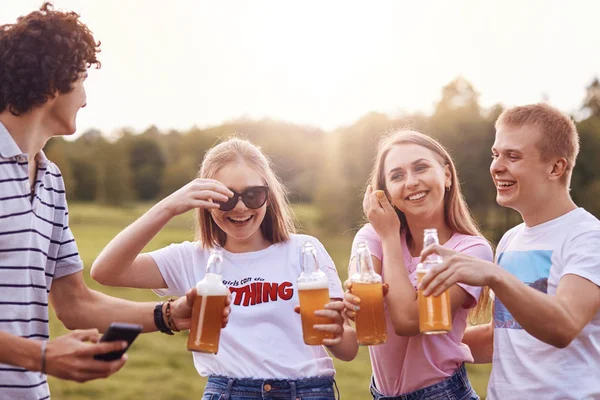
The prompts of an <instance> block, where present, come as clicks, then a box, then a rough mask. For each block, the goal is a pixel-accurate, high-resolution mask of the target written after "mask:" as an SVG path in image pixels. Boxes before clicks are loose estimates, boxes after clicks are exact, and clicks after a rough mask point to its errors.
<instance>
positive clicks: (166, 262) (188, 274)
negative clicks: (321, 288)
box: [148, 235, 343, 379]
mask: <svg viewBox="0 0 600 400" xmlns="http://www.w3.org/2000/svg"><path fill="white" fill-rule="evenodd" d="M307 240H310V241H312V242H313V244H314V246H315V249H316V251H317V259H318V261H319V266H320V269H321V270H322V271H323V272H325V274H326V275H327V277H328V279H329V295H330V297H331V298H342V297H343V290H342V285H341V282H340V279H339V277H338V275H337V270H336V268H335V265H334V263H333V260H332V259H331V257H330V256H329V254H328V253H327V251H326V250H325V248H324V247H323V245H322V244H321V243H320V242H319V241H318V240H317V239H315V238H313V237H311V236H308V235H291V238H290V240H288V241H287V242H284V243H278V244H273V245H271V246H269V247H268V248H266V249H264V250H260V251H256V252H249V253H231V252H228V251H226V250H223V283H224V284H225V286H227V287H228V288H229V290H230V292H231V295H232V301H231V315H230V316H229V323H228V325H227V327H225V328H224V329H223V330H222V331H221V338H220V342H219V351H218V353H217V354H216V355H212V354H203V353H197V352H194V353H193V357H194V365H195V366H196V369H197V370H198V373H199V374H200V375H202V376H210V375H221V376H227V377H232V378H257V379H269V378H270V379H299V378H308V377H317V376H333V375H334V374H335V369H334V367H333V361H332V359H331V357H329V355H328V354H327V352H326V351H325V348H324V347H323V346H308V345H306V344H305V343H304V341H303V338H302V324H301V321H300V315H298V314H296V313H295V312H294V307H296V306H298V305H299V304H298V294H297V283H296V280H297V278H298V276H299V275H300V272H301V264H300V261H301V248H302V244H303V243H304V242H305V241H307ZM148 254H150V256H152V258H153V259H154V261H155V262H156V264H157V265H158V268H159V270H160V272H161V274H162V276H163V278H164V280H165V282H166V283H167V286H168V289H157V290H155V292H156V293H157V294H159V295H162V296H168V295H170V296H182V295H184V294H185V293H186V292H187V291H188V290H189V289H190V288H192V287H194V286H195V285H196V283H197V282H198V281H199V280H201V279H202V278H203V277H204V274H205V269H206V264H207V261H208V257H209V251H208V250H205V249H202V248H201V247H200V245H199V243H198V242H193V243H192V242H183V243H179V244H172V245H170V246H168V247H165V248H163V249H160V250H157V251H153V252H150V253H148Z"/></svg>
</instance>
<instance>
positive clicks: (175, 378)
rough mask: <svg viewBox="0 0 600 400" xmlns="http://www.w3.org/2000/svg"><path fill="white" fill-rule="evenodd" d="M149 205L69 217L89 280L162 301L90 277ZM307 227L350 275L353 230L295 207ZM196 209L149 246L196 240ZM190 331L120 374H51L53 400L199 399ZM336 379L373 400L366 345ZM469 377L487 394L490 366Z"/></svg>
mask: <svg viewBox="0 0 600 400" xmlns="http://www.w3.org/2000/svg"><path fill="white" fill-rule="evenodd" d="M147 209H148V205H145V204H140V205H137V206H135V207H132V208H126V209H118V208H108V207H102V206H98V205H94V204H71V205H70V210H69V215H70V219H71V228H72V230H73V233H74V235H75V237H76V239H77V243H78V246H79V251H80V253H81V256H82V258H83V261H84V264H85V271H84V278H85V280H86V282H87V284H88V285H89V286H90V287H91V288H93V289H96V290H99V291H102V292H104V293H106V294H109V295H112V296H116V297H121V298H126V299H130V300H136V301H158V297H157V296H155V295H154V294H153V293H152V292H151V291H149V290H138V289H125V288H113V287H108V286H101V285H99V284H97V283H96V282H95V281H93V280H92V279H91V278H90V276H89V268H90V266H91V264H92V262H93V260H94V259H95V258H96V257H97V256H98V254H99V253H100V251H101V250H102V248H103V247H104V246H105V245H106V244H107V243H108V242H109V241H110V239H112V238H113V237H114V236H115V235H116V234H117V233H119V232H120V231H121V230H122V229H123V228H124V227H126V226H127V225H128V224H130V223H131V222H133V221H134V220H135V219H136V218H137V217H139V216H140V215H142V213H143V212H144V211H145V210H147ZM295 211H296V214H297V217H298V220H300V221H301V227H302V229H301V230H302V231H303V232H306V233H308V234H313V235H315V236H317V237H318V238H319V240H321V242H323V244H324V245H325V247H326V248H327V250H328V251H329V253H330V255H331V257H332V258H333V260H334V261H335V263H336V266H337V268H338V272H339V274H340V279H342V281H343V280H345V279H346V276H347V272H346V270H347V265H348V258H349V250H350V245H351V243H352V239H353V237H354V232H346V233H345V234H343V235H338V236H331V235H319V234H318V231H319V229H318V226H317V222H316V221H318V217H319V215H318V211H317V210H316V209H315V208H313V207H311V206H310V205H301V206H296V207H295ZM192 221H193V213H192V212H190V213H187V214H184V215H181V216H179V217H177V218H175V219H173V220H172V221H171V222H170V223H169V224H168V225H167V226H166V227H165V229H163V230H162V231H161V232H160V233H159V234H158V235H157V236H156V237H155V238H154V239H153V240H152V242H150V244H149V245H148V246H147V248H146V249H145V250H146V251H148V250H153V249H157V248H161V247H164V246H166V245H168V244H170V243H177V242H181V241H184V240H193V238H194V232H193V222H192ZM50 332H51V336H52V337H55V336H57V335H60V334H62V333H65V332H67V331H66V329H65V328H64V327H63V326H62V324H61V323H60V321H58V320H57V319H56V317H55V316H54V315H51V318H50ZM186 341H187V335H186V334H185V333H179V334H176V335H175V336H167V335H163V334H161V333H151V334H144V335H141V336H140V337H139V338H138V339H137V340H136V342H135V343H134V345H133V346H132V347H131V349H130V350H129V351H128V354H129V361H128V362H127V364H126V365H125V366H124V367H123V369H122V370H121V371H119V372H118V373H117V374H115V375H113V376H111V377H109V378H108V379H104V380H96V381H91V382H86V383H83V384H79V383H75V382H69V381H61V380H59V379H55V378H52V377H50V378H49V382H50V388H51V392H52V398H53V399H69V400H80V399H96V400H126V399H127V400H130V399H141V398H148V399H153V400H161V399H199V398H200V397H201V394H202V392H203V388H204V384H205V382H206V380H205V378H202V377H200V376H199V375H198V374H197V372H196V370H195V368H194V365H193V362H192V356H191V354H190V353H189V352H188V351H187V350H186ZM335 366H336V370H337V375H336V381H337V383H338V387H339V389H340V392H341V395H342V398H343V399H345V400H354V399H356V400H358V399H368V398H369V397H370V395H369V392H368V385H369V379H370V375H371V366H370V361H369V354H368V351H367V349H366V348H361V349H360V351H359V355H358V356H357V358H356V359H354V360H353V361H351V362H342V361H339V360H335ZM468 369H469V378H470V379H471V382H472V383H473V385H474V387H475V389H476V390H477V392H478V393H479V394H480V396H482V397H483V396H484V395H485V387H486V385H487V380H488V376H489V366H488V365H484V366H469V367H468Z"/></svg>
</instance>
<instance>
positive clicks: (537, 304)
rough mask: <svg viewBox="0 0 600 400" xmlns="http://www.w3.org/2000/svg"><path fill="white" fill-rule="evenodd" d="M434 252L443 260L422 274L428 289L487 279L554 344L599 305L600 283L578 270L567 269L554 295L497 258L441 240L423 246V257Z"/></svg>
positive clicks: (561, 343)
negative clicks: (452, 247)
mask: <svg viewBox="0 0 600 400" xmlns="http://www.w3.org/2000/svg"><path fill="white" fill-rule="evenodd" d="M431 253H436V254H439V255H441V256H442V257H443V258H444V262H443V263H442V264H440V265H439V266H435V267H434V268H433V269H432V270H431V271H430V272H429V273H428V274H427V275H426V276H425V277H424V278H423V281H422V285H423V287H424V289H425V292H427V293H433V294H434V295H436V294H437V293H439V292H441V291H443V290H445V288H448V287H450V286H452V285H454V284H455V283H456V282H463V283H466V284H467V285H473V286H486V285H488V286H489V287H490V289H492V290H493V291H494V293H495V295H496V296H497V297H498V299H499V300H500V301H501V302H502V304H503V305H504V306H505V307H506V308H507V310H508V311H509V312H510V314H511V315H512V316H513V318H514V319H515V320H516V321H517V322H518V323H519V324H520V325H521V326H522V327H523V329H525V330H526V331H527V332H528V333H529V334H530V335H532V336H534V337H535V338H537V339H539V340H541V341H542V342H544V343H547V344H550V345H552V346H554V347H558V348H564V347H566V346H568V345H569V343H571V341H573V339H574V338H575V337H576V336H577V335H579V333H580V332H581V331H582V330H583V328H584V327H585V326H586V325H587V324H588V323H589V322H590V321H591V320H592V318H593V317H594V315H596V314H597V313H598V312H599V311H600V287H598V285H596V284H595V283H594V282H592V281H589V280H587V279H585V278H583V277H581V276H579V275H573V274H566V275H564V276H563V278H562V279H561V280H560V282H559V284H558V287H557V289H556V295H555V296H551V295H548V294H546V293H542V292H540V291H538V290H536V289H534V288H532V287H530V286H528V285H526V284H524V283H523V282H521V281H520V280H519V279H518V278H517V277H516V276H514V275H512V274H511V273H510V272H507V271H506V270H504V269H503V268H500V267H498V266H497V265H496V264H494V263H491V262H488V261H482V260H479V259H476V258H473V257H470V256H467V255H465V254H461V253H457V252H454V251H452V250H448V249H445V248H443V247H441V246H438V245H433V246H429V247H428V248H427V249H425V250H423V252H422V253H421V257H422V258H425V257H427V256H428V255H429V254H431ZM593 262H596V260H594V261H593Z"/></svg>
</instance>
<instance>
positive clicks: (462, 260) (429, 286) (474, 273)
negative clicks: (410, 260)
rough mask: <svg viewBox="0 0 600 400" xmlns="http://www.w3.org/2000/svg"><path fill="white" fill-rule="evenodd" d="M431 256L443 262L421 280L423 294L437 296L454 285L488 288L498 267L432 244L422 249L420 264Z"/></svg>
mask: <svg viewBox="0 0 600 400" xmlns="http://www.w3.org/2000/svg"><path fill="white" fill-rule="evenodd" d="M431 254H438V255H440V256H442V259H443V262H442V263H441V264H439V265H436V266H434V267H433V268H432V269H431V270H429V272H428V273H427V274H426V275H425V276H424V277H423V279H422V280H421V284H420V287H421V288H422V289H423V294H424V295H425V296H429V295H430V294H433V295H434V296H439V295H440V294H442V293H443V292H444V291H446V290H447V289H449V288H450V287H451V286H452V285H454V284H456V283H464V284H466V285H471V286H490V285H491V284H492V283H493V280H494V279H495V276H496V273H497V272H498V271H499V267H498V266H497V265H496V264H494V263H492V262H489V261H484V260H481V259H479V258H476V257H472V256H469V255H466V254H464V253H459V252H457V251H454V250H450V249H447V248H445V247H442V246H440V245H437V244H434V245H431V246H428V247H427V248H425V249H423V251H422V252H421V262H423V261H424V260H425V259H426V258H427V257H428V256H430V255H431Z"/></svg>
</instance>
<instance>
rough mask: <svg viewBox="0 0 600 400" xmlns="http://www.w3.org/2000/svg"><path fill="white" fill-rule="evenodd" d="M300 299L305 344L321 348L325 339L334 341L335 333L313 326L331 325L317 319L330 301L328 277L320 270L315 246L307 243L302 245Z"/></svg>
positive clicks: (326, 321) (299, 279) (324, 320)
mask: <svg viewBox="0 0 600 400" xmlns="http://www.w3.org/2000/svg"><path fill="white" fill-rule="evenodd" d="M298 299H299V301H300V318H301V319H302V335H303V337H304V343H306V344H308V345H312V346H317V345H318V346H320V345H322V344H323V339H332V338H333V333H330V332H322V331H318V330H316V329H315V328H314V327H313V325H317V324H331V323H332V321H331V319H330V318H326V317H317V316H316V315H315V311H316V310H324V309H325V304H327V303H329V302H330V299H329V281H328V279H327V275H325V273H324V272H323V271H321V270H320V269H319V262H318V261H317V253H316V251H315V247H314V245H313V244H312V243H311V242H309V241H307V242H304V244H303V245H302V273H301V274H300V276H299V277H298Z"/></svg>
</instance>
